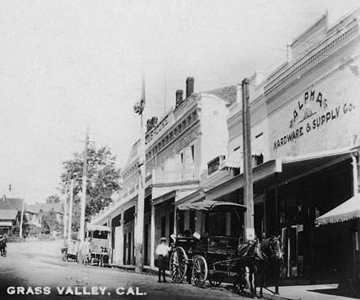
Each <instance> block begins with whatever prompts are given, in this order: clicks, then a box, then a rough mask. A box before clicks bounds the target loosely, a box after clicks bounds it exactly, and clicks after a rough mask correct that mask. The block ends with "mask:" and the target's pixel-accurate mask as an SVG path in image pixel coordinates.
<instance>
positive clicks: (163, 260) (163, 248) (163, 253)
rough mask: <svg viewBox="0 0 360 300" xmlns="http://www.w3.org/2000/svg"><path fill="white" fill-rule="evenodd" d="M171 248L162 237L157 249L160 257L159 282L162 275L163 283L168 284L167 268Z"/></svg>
mask: <svg viewBox="0 0 360 300" xmlns="http://www.w3.org/2000/svg"><path fill="white" fill-rule="evenodd" d="M170 249H171V248H170V247H169V246H168V245H167V244H166V238H165V237H162V238H161V239H160V244H159V245H158V246H157V248H156V255H158V268H159V271H158V276H159V280H158V282H161V275H162V277H163V282H166V279H165V270H166V266H167V258H168V255H169V251H170Z"/></svg>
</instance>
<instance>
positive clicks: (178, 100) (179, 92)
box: [175, 90, 184, 107]
mask: <svg viewBox="0 0 360 300" xmlns="http://www.w3.org/2000/svg"><path fill="white" fill-rule="evenodd" d="M183 93H184V91H183V90H177V91H176V93H175V96H176V98H175V99H176V107H178V106H179V105H180V104H181V102H182V101H183Z"/></svg>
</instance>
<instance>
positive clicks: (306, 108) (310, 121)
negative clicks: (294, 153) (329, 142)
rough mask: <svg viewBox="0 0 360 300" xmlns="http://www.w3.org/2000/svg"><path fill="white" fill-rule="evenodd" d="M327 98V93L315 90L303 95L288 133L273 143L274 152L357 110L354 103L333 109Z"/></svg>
mask: <svg viewBox="0 0 360 300" xmlns="http://www.w3.org/2000/svg"><path fill="white" fill-rule="evenodd" d="M325 96H326V93H324V92H323V91H316V90H313V89H311V90H309V91H306V92H305V93H304V94H303V97H302V99H300V100H298V101H297V102H296V105H295V107H294V108H293V110H292V115H291V116H290V120H289V130H288V132H286V133H285V134H284V135H283V136H280V137H279V138H278V139H276V140H274V141H273V150H277V149H278V148H280V147H282V146H284V145H286V144H288V143H289V142H292V141H295V140H297V139H300V138H301V137H302V136H304V135H306V134H310V133H311V132H313V131H315V130H317V129H318V128H320V127H322V126H326V125H327V124H328V123H330V122H334V121H336V120H337V119H339V118H342V117H345V115H347V114H349V113H351V112H352V111H354V110H355V104H354V103H353V102H345V103H342V104H340V105H335V106H334V107H333V108H331V107H330V105H329V104H330V101H331V100H330V99H328V98H326V97H325ZM337 103H339V102H338V101H337Z"/></svg>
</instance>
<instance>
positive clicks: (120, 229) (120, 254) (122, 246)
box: [119, 212, 124, 266]
mask: <svg viewBox="0 0 360 300" xmlns="http://www.w3.org/2000/svg"><path fill="white" fill-rule="evenodd" d="M119 235H120V239H119V240H120V242H119V244H120V249H119V263H120V266H122V265H124V212H121V220H120V228H119Z"/></svg>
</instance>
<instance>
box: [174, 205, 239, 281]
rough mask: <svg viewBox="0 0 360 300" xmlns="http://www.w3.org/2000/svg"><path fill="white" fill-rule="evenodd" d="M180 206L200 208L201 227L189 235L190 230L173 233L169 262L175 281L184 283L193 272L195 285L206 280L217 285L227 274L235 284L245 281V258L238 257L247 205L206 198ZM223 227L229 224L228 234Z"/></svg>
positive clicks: (181, 207) (196, 209)
mask: <svg viewBox="0 0 360 300" xmlns="http://www.w3.org/2000/svg"><path fill="white" fill-rule="evenodd" d="M177 209H178V210H190V211H191V210H194V211H197V212H199V213H198V214H200V215H201V217H200V221H201V223H200V224H201V228H200V230H198V231H199V232H200V233H199V232H195V233H193V235H190V234H189V232H185V233H183V234H181V233H179V234H176V235H175V236H173V239H174V243H173V248H172V249H173V250H172V253H171V255H170V263H169V264H170V265H169V267H170V275H171V277H172V280H173V282H175V283H181V282H183V281H184V278H185V276H186V277H190V276H191V281H192V283H193V284H194V285H196V286H199V287H202V286H204V285H205V282H206V280H209V282H210V284H211V285H213V286H218V285H220V284H221V283H222V282H223V280H224V279H225V277H226V276H231V277H232V279H233V282H234V284H235V285H243V284H244V279H243V278H242V277H244V273H245V272H242V271H241V270H242V268H243V267H244V266H245V262H244V261H243V260H242V259H241V258H238V257H237V248H238V245H239V239H240V236H241V232H242V227H243V213H244V212H245V210H246V208H245V206H243V205H241V204H238V203H232V202H223V201H208V200H204V201H202V202H196V203H190V204H183V205H179V206H178V207H177ZM218 220H220V221H218ZM220 223H221V224H220ZM220 225H222V226H220ZM224 227H225V228H227V229H226V230H227V232H226V233H227V234H226V233H225V234H221V232H220V231H221V228H224ZM231 231H234V232H231ZM229 233H230V234H229ZM189 279H190V278H188V281H190V280H189ZM238 288H241V287H238Z"/></svg>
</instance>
